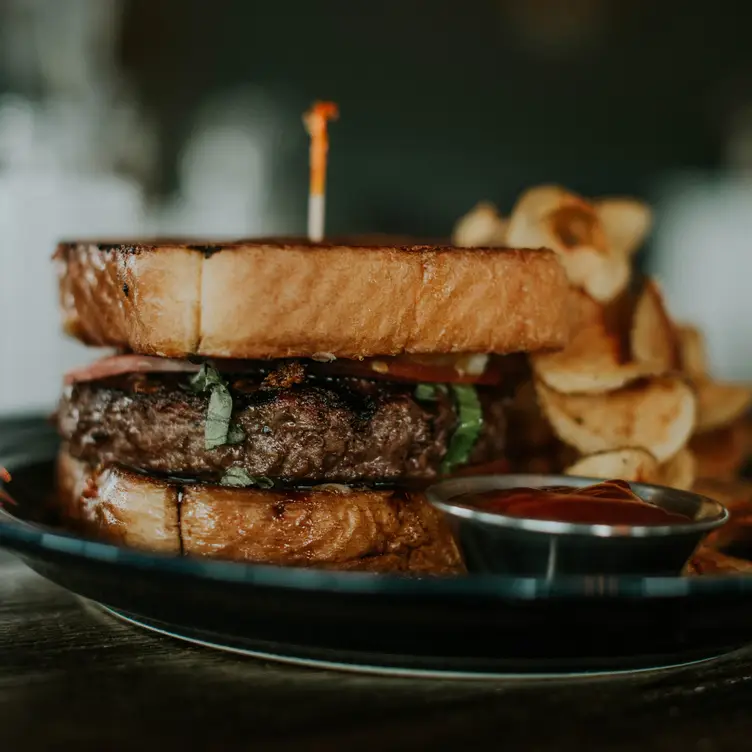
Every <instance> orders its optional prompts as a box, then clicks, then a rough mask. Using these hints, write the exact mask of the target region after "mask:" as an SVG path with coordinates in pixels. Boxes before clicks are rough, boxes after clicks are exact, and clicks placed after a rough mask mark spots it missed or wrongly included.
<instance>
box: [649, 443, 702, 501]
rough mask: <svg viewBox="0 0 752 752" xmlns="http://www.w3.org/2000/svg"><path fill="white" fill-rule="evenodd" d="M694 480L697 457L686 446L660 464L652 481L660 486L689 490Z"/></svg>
mask: <svg viewBox="0 0 752 752" xmlns="http://www.w3.org/2000/svg"><path fill="white" fill-rule="evenodd" d="M694 482H695V457H694V455H693V454H692V452H691V451H690V450H689V449H687V448H686V447H684V448H683V449H680V450H679V451H678V452H677V453H676V454H675V455H674V456H673V457H672V458H671V459H670V460H667V461H666V462H664V463H663V464H662V465H660V466H659V467H658V472H657V473H656V475H655V478H654V480H652V481H651V483H656V484H657V485H659V486H669V487H670V488H678V489H679V490H680V491H689V490H690V489H691V488H692V486H693V485H694Z"/></svg>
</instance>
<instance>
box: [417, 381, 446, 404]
mask: <svg viewBox="0 0 752 752" xmlns="http://www.w3.org/2000/svg"><path fill="white" fill-rule="evenodd" d="M446 392H447V388H446V386H445V385H444V384H418V386H416V387H415V399H416V400H419V401H421V402H435V401H436V400H437V399H438V398H439V393H441V394H446Z"/></svg>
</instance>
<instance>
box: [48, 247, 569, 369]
mask: <svg viewBox="0 0 752 752" xmlns="http://www.w3.org/2000/svg"><path fill="white" fill-rule="evenodd" d="M55 260H56V263H57V265H58V276H59V286H60V303H61V307H62V312H63V321H64V327H65V330H66V331H67V332H68V333H70V334H72V335H73V336H76V337H78V338H79V339H81V340H82V341H84V342H85V343H87V344H91V345H97V346H112V347H118V348H125V349H130V350H133V351H134V352H137V353H143V354H147V355H160V356H164V357H186V356H188V355H202V356H207V357H219V358H221V357H234V358H278V357H279V358H284V357H312V356H314V355H318V354H321V353H327V354H332V355H334V356H337V357H342V358H359V357H367V356H373V355H397V354H401V353H450V352H468V353H470V352H484V353H485V352H488V353H508V352H518V351H534V350H540V349H547V348H558V347H561V346H563V345H564V344H565V343H566V341H567V339H568V336H569V330H570V305H571V298H570V287H569V284H568V282H567V279H566V275H565V273H564V270H563V268H562V267H561V266H560V264H559V262H558V260H557V258H556V256H555V254H553V253H552V252H550V251H546V250H508V249H506V250H505V249H482V248H479V249H472V250H470V249H457V248H450V247H440V246H402V247H386V246H384V247H382V246H360V247H351V246H344V245H327V244H316V245H312V244H308V243H306V242H304V241H300V242H296V241H289V242H285V241H273V240H268V241H267V240H258V241H247V242H246V241H243V242H237V243H224V244H221V245H206V244H203V245H202V244H196V243H193V244H190V243H185V242H182V241H181V242H177V241H163V242H154V243H141V244H133V245H125V244H112V243H109V244H108V243H96V242H77V243H62V244H61V245H60V246H59V247H58V249H57V252H56V254H55Z"/></svg>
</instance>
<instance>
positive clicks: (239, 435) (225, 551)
mask: <svg viewBox="0 0 752 752" xmlns="http://www.w3.org/2000/svg"><path fill="white" fill-rule="evenodd" d="M55 263H56V264H57V266H58V276H59V288H60V303H61V308H62V314H63V321H64V327H65V330H66V332H68V333H69V334H71V335H72V336H74V337H77V338H78V339H80V340H82V341H83V342H85V343H87V344H89V345H92V346H97V347H106V348H111V349H112V351H113V354H112V355H110V356H107V357H105V358H103V359H100V360H97V361H95V362H94V363H92V364H90V365H88V366H86V367H83V368H81V369H78V370H76V371H74V372H72V373H69V374H68V375H67V376H66V384H65V389H64V394H63V396H62V399H61V402H60V406H59V409H58V413H57V425H58V429H59V433H60V435H61V437H62V439H63V442H64V443H63V447H62V449H61V452H60V456H59V462H58V496H57V498H58V502H57V504H58V512H59V515H60V518H61V521H62V522H63V524H65V525H66V526H68V527H69V528H71V529H74V530H76V531H78V532H80V533H83V534H85V535H87V536H90V537H93V538H96V539H99V540H106V541H109V542H115V543H118V544H120V545H125V546H131V547H137V548H141V549H147V550H152V551H159V552H163V553H167V554H172V555H186V556H209V557H219V558H225V559H234V560H242V561H248V562H256V563H265V564H275V565H290V566H306V567H322V568H335V569H350V570H367V571H379V572H385V571H405V572H424V573H435V574H443V573H456V572H461V571H463V563H462V559H461V555H460V553H459V551H458V549H457V547H456V545H455V542H454V540H453V538H452V535H451V532H450V530H449V529H448V528H447V526H446V525H445V523H444V520H443V519H442V518H441V517H440V516H439V514H438V513H437V512H435V510H434V509H433V508H432V507H431V506H430V505H429V504H428V503H427V501H426V500H425V497H424V496H423V493H422V490H421V489H423V488H425V486H426V485H427V484H429V483H431V482H433V481H435V480H437V479H438V478H440V477H442V476H446V475H451V474H453V473H456V472H459V471H461V470H463V469H466V468H468V467H473V466H475V465H484V464H487V463H493V462H497V461H499V460H502V459H503V457H504V453H505V442H506V440H507V436H506V429H505V420H504V403H503V399H502V397H501V395H502V393H503V384H504V383H505V378H506V379H507V380H508V379H509V378H510V376H509V374H505V362H506V360H505V359H504V358H503V357H498V356H503V355H505V354H509V353H518V352H536V351H542V350H551V349H556V348H560V347H562V346H564V345H565V344H566V342H567V340H568V337H569V333H570V332H569V330H570V320H569V308H570V302H571V298H570V286H569V283H568V280H567V276H566V274H565V272H564V269H563V268H562V266H561V264H560V263H559V260H558V259H557V256H556V255H555V254H554V253H552V252H549V251H546V250H521V249H517V250H508V249H498V248H494V249H492V248H474V249H458V248H450V247H439V246H404V247H393V246H386V245H384V246H379V245H360V246H351V245H345V244H338V245H335V244H326V243H311V242H308V241H297V240H255V241H243V242H234V243H227V242H223V243H214V244H207V243H201V244H199V243H193V244H192V243H184V242H180V243H178V242H174V241H170V242H167V241H165V242H149V243H146V242H143V243H139V242H134V243H131V244H111V243H110V244H108V243H101V242H88V241H87V242H70V243H63V244H61V245H60V246H59V247H58V249H57V252H56V254H55Z"/></svg>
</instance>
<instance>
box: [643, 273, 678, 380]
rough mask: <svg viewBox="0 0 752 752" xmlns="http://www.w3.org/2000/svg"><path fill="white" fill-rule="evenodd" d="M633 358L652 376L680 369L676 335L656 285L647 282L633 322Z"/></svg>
mask: <svg viewBox="0 0 752 752" xmlns="http://www.w3.org/2000/svg"><path fill="white" fill-rule="evenodd" d="M631 345H632V357H633V358H634V360H635V361H636V362H638V363H641V364H643V365H644V366H645V367H646V369H648V370H649V371H652V372H653V373H668V372H669V371H673V370H678V369H679V368H680V366H681V356H680V352H679V350H680V347H679V341H678V334H677V332H676V329H675V326H674V323H673V321H671V318H670V316H669V315H668V312H667V311H666V305H665V303H664V301H663V295H662V293H661V290H660V288H659V287H658V283H657V282H656V281H655V280H653V279H648V280H647V281H646V283H645V285H644V287H643V289H642V293H641V294H640V298H639V300H638V301H637V306H636V307H635V312H634V319H633V321H632V334H631Z"/></svg>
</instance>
